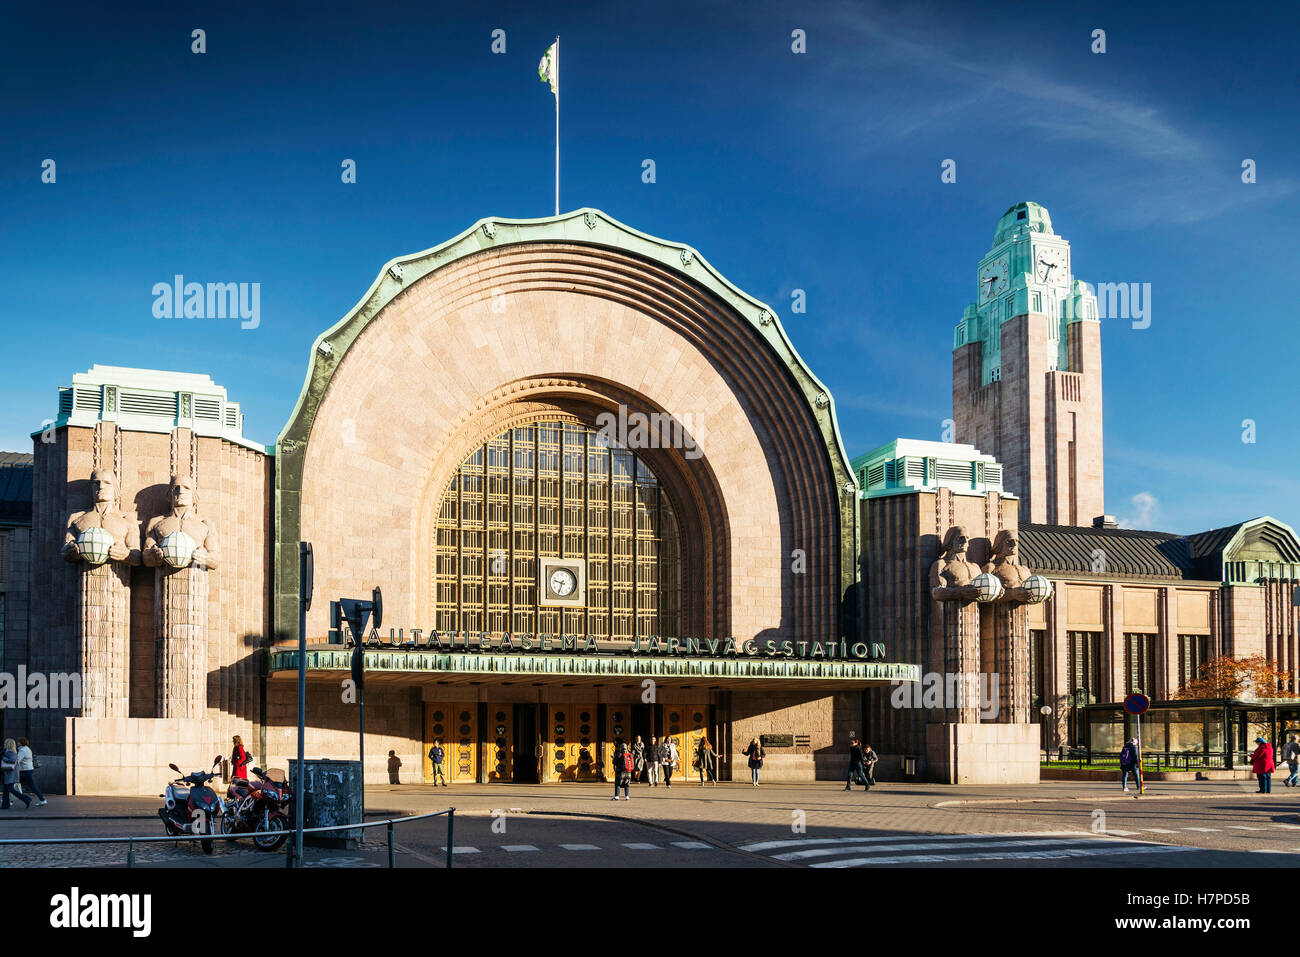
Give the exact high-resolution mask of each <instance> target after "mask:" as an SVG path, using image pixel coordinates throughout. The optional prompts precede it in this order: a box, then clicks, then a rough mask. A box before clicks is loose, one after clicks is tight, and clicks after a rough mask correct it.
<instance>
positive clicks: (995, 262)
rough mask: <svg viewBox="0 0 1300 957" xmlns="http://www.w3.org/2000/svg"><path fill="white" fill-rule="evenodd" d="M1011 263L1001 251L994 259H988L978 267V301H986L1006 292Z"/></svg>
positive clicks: (1009, 281)
mask: <svg viewBox="0 0 1300 957" xmlns="http://www.w3.org/2000/svg"><path fill="white" fill-rule="evenodd" d="M1010 273H1011V263H1010V261H1009V260H1008V257H1007V254H1006V253H1003V254H1002V255H1001V256H998V257H997V258H996V259H990V260H989V261H988V262H986V263H985V264H984V265H983V266H981V267H980V302H988V301H989V300H990V299H993V298H995V297H996V296H999V295H1001V294H1002V293H1004V292H1006V290H1007V286H1009V285H1010V283H1011V280H1010Z"/></svg>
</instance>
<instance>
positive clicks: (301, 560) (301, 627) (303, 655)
mask: <svg viewBox="0 0 1300 957" xmlns="http://www.w3.org/2000/svg"><path fill="white" fill-rule="evenodd" d="M314 570H315V560H314V557H313V555H312V550H311V542H299V543H298V774H297V777H296V779H295V780H294V782H293V819H294V820H293V860H294V867H302V812H303V804H304V795H303V790H302V782H303V760H304V748H305V743H304V731H305V728H306V725H307V611H308V609H310V608H311V593H312V576H313V574H314Z"/></svg>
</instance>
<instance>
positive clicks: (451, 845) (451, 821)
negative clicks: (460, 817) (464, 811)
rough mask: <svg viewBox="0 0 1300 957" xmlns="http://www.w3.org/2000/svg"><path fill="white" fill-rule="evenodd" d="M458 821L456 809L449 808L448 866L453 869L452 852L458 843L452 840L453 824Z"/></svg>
mask: <svg viewBox="0 0 1300 957" xmlns="http://www.w3.org/2000/svg"><path fill="white" fill-rule="evenodd" d="M455 823H456V809H455V808H454V807H453V808H448V809H447V868H448V870H450V869H451V858H452V852H453V851H454V850H455V847H456V845H455V844H454V843H453V842H452V825H453V824H455Z"/></svg>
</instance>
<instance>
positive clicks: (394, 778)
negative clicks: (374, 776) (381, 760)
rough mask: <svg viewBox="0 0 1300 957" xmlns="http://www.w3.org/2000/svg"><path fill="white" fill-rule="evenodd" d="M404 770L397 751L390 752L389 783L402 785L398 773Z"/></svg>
mask: <svg viewBox="0 0 1300 957" xmlns="http://www.w3.org/2000/svg"><path fill="white" fill-rule="evenodd" d="M401 768H402V759H401V758H399V757H398V756H397V752H396V751H389V752H388V783H389V784H401V783H402V782H401V781H399V780H398V772H399V771H400V770H401Z"/></svg>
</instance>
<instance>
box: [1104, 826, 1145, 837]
mask: <svg viewBox="0 0 1300 957" xmlns="http://www.w3.org/2000/svg"><path fill="white" fill-rule="evenodd" d="M1106 833H1107V834H1118V835H1119V836H1120V837H1132V836H1133V835H1134V834H1139V833H1141V832H1140V831H1120V830H1117V829H1116V828H1113V827H1108V828H1106Z"/></svg>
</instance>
